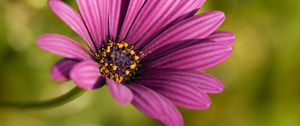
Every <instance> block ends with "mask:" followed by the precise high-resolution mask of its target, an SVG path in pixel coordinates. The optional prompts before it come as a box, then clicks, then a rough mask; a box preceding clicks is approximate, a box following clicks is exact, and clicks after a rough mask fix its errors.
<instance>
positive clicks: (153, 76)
mask: <svg viewBox="0 0 300 126" xmlns="http://www.w3.org/2000/svg"><path fill="white" fill-rule="evenodd" d="M141 77H142V78H141V81H143V80H155V82H156V81H159V80H170V82H172V81H173V82H177V83H180V84H181V85H187V86H190V87H193V88H198V89H200V90H201V92H204V93H214V94H215V93H221V92H223V89H224V85H223V83H222V82H221V81H219V80H218V79H217V78H215V77H213V76H211V75H207V74H204V73H201V72H198V71H190V70H179V69H152V70H151V71H147V72H144V73H143V74H142V75H141Z"/></svg>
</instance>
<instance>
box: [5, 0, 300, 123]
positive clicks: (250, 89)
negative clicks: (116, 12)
mask: <svg viewBox="0 0 300 126" xmlns="http://www.w3.org/2000/svg"><path fill="white" fill-rule="evenodd" d="M70 4H72V5H75V4H74V2H73V1H72V2H70ZM208 10H222V11H224V12H225V13H226V16H227V19H226V22H225V23H224V25H223V26H222V27H221V28H220V29H224V30H225V29H226V30H229V31H232V32H234V33H235V34H236V37H237V40H236V42H235V44H234V53H233V55H232V56H231V57H230V58H229V59H228V60H227V61H226V62H224V63H222V64H220V65H218V66H217V67H214V68H212V69H210V70H208V71H207V73H210V74H212V75H215V76H216V77H218V78H219V79H220V80H222V81H223V82H224V83H225V86H226V87H225V92H224V93H222V94H219V95H211V98H212V101H213V104H212V107H211V108H210V109H208V110H205V111H194V110H187V109H183V108H180V110H181V112H182V114H183V116H184V119H185V124H186V126H299V125H300V100H299V98H300V1H299V0H222V1H221V0H207V2H206V4H205V5H204V7H203V8H202V9H201V10H200V11H201V12H203V11H208ZM45 33H61V34H64V35H67V36H70V37H72V38H74V39H76V40H80V39H79V38H78V36H76V34H75V33H74V32H72V31H71V30H70V29H69V28H68V27H67V26H66V25H65V24H64V23H63V22H62V21H60V20H59V19H58V18H57V17H56V16H55V15H54V14H53V13H52V12H51V11H50V9H48V8H47V5H46V0H0V101H18V102H22V101H24V102H26V101H40V100H45V99H49V98H53V97H56V96H60V95H62V94H64V93H65V92H67V91H69V90H70V89H71V88H72V87H73V86H74V85H73V84H72V82H67V83H64V84H58V83H57V82H55V81H53V80H52V79H51V78H50V76H49V70H50V68H51V66H52V64H53V63H54V62H55V61H57V60H58V59H60V57H58V56H55V55H53V54H50V53H46V52H44V51H42V50H41V49H39V48H38V47H37V46H36V44H35V40H36V38H37V37H38V36H39V35H41V34H45ZM160 125H161V124H160V123H158V122H157V121H154V120H152V119H150V118H148V117H146V116H144V115H143V114H142V113H141V112H139V111H137V110H136V109H135V108H134V107H132V106H131V105H126V106H121V105H119V104H118V103H117V102H116V101H115V100H113V98H112V96H111V95H110V93H109V92H108V90H107V88H106V87H104V88H101V89H98V90H94V91H89V92H87V93H86V94H84V95H83V96H82V97H80V98H78V99H76V100H74V101H72V102H70V103H68V104H66V105H64V106H60V107H57V108H54V109H47V110H16V109H8V108H6V109H3V108H0V126H160Z"/></svg>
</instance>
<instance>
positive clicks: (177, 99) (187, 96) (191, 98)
mask: <svg viewBox="0 0 300 126" xmlns="http://www.w3.org/2000/svg"><path fill="white" fill-rule="evenodd" d="M181 78H182V77H181ZM184 79H187V78H184ZM138 84H141V85H144V86H146V87H148V88H150V89H152V90H154V91H156V92H158V93H160V94H161V95H163V96H165V97H166V98H168V99H169V100H171V102H173V103H174V104H175V105H178V106H182V107H185V108H188V109H198V110H203V109H208V108H209V107H210V99H209V97H208V96H207V94H206V93H205V92H203V91H202V90H201V89H200V88H196V87H195V86H193V85H192V84H189V83H187V82H184V81H183V80H178V79H176V78H175V79H174V78H172V77H168V76H160V77H152V78H143V79H142V80H140V81H139V82H138Z"/></svg>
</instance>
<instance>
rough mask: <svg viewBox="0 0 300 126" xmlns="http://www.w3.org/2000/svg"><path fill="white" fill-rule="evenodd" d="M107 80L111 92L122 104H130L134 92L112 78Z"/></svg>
mask: <svg viewBox="0 0 300 126" xmlns="http://www.w3.org/2000/svg"><path fill="white" fill-rule="evenodd" d="M106 82H107V86H108V88H109V90H110V92H111V94H112V95H113V97H114V98H115V99H116V100H117V101H118V102H119V103H120V104H128V103H130V102H131V101H132V99H133V94H132V92H131V90H129V89H128V88H127V87H126V86H124V85H123V84H119V83H116V82H115V81H113V80H110V79H106Z"/></svg>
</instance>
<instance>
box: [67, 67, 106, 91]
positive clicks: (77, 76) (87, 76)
mask: <svg viewBox="0 0 300 126" xmlns="http://www.w3.org/2000/svg"><path fill="white" fill-rule="evenodd" d="M70 76H71V78H72V80H74V82H75V83H76V84H77V86H78V87H80V88H83V89H87V90H90V89H95V88H98V87H100V86H102V85H103V84H104V83H105V80H104V78H103V77H101V75H100V71H99V66H98V64H97V63H96V62H94V61H84V62H81V63H78V64H77V65H75V66H74V67H73V68H72V70H71V73H70Z"/></svg>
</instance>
